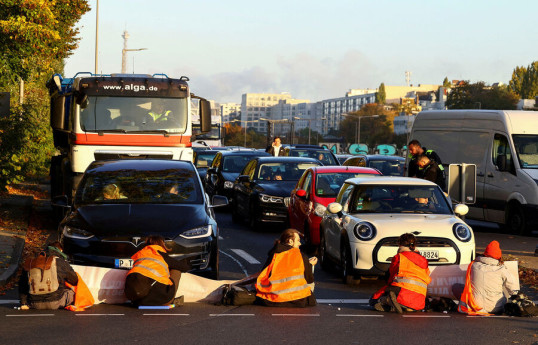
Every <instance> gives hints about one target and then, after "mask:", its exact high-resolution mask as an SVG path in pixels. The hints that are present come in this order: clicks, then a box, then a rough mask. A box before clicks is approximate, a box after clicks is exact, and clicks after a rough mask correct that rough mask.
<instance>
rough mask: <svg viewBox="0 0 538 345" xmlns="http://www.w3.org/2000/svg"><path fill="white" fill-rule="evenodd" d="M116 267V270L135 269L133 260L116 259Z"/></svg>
mask: <svg viewBox="0 0 538 345" xmlns="http://www.w3.org/2000/svg"><path fill="white" fill-rule="evenodd" d="M114 267H116V268H129V269H131V268H133V260H131V259H115V260H114Z"/></svg>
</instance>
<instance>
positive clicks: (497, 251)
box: [484, 241, 502, 260]
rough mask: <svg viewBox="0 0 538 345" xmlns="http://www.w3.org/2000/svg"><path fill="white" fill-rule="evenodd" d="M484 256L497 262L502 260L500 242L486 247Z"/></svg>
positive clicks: (493, 242) (491, 243)
mask: <svg viewBox="0 0 538 345" xmlns="http://www.w3.org/2000/svg"><path fill="white" fill-rule="evenodd" d="M484 256H487V257H490V258H493V259H496V260H501V257H502V251H501V246H500V245H499V242H497V241H491V242H490V243H489V244H488V246H487V247H486V250H485V251H484Z"/></svg>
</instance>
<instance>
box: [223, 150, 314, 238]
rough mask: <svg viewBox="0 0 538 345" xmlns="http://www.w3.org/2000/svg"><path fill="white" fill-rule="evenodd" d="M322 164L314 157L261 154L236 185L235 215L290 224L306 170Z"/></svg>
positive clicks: (255, 223)
mask: <svg viewBox="0 0 538 345" xmlns="http://www.w3.org/2000/svg"><path fill="white" fill-rule="evenodd" d="M319 165H321V163H320V162H319V161H318V160H316V159H313V158H299V157H272V156H271V157H259V158H256V159H253V160H251V161H250V162H249V163H248V164H247V165H246V166H245V168H244V169H243V171H242V172H241V175H240V176H239V177H238V178H237V180H236V183H235V185H234V189H233V191H234V196H233V202H232V218H233V220H234V221H239V220H240V219H248V220H249V224H250V226H251V227H252V228H253V229H254V230H256V229H257V228H258V227H259V225H260V224H261V223H269V222H271V223H286V222H287V218H288V203H289V200H290V195H291V191H292V190H293V187H295V185H296V184H297V181H299V179H300V178H301V176H302V174H303V172H304V171H305V170H306V169H308V168H310V167H314V166H319Z"/></svg>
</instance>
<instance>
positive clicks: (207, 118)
mask: <svg viewBox="0 0 538 345" xmlns="http://www.w3.org/2000/svg"><path fill="white" fill-rule="evenodd" d="M198 109H199V111H200V131H201V132H202V133H208V132H209V131H211V105H210V104H209V101H208V100H206V99H200V103H199V105H198Z"/></svg>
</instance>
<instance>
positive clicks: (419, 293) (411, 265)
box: [370, 233, 431, 314]
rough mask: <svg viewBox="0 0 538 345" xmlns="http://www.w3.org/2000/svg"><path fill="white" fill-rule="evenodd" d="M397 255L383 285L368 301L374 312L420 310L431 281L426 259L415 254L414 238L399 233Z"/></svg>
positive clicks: (422, 307)
mask: <svg viewBox="0 0 538 345" xmlns="http://www.w3.org/2000/svg"><path fill="white" fill-rule="evenodd" d="M398 244H399V247H398V253H397V254H396V255H394V257H393V258H392V261H391V263H390V267H389V272H388V273H389V279H388V281H387V285H385V286H384V287H382V288H381V289H379V290H378V291H377V292H376V293H374V295H373V296H372V297H371V298H370V305H371V306H373V307H374V309H375V310H377V311H392V312H394V311H395V312H397V313H399V314H401V313H402V312H403V311H404V310H405V311H417V310H422V309H424V306H425V302H426V291H427V285H428V284H429V283H430V282H431V278H430V270H429V269H428V260H427V259H426V258H425V257H423V256H422V255H420V254H419V253H418V252H416V251H415V246H416V238H415V236H414V235H413V234H409V233H407V234H403V235H401V236H400V238H399V239H398Z"/></svg>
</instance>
